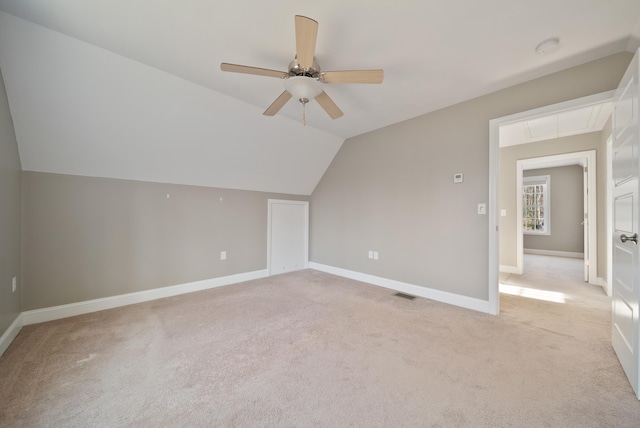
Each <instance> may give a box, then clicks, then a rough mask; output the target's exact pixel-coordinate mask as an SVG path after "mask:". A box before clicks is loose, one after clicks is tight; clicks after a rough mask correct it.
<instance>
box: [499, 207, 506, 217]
mask: <svg viewBox="0 0 640 428" xmlns="http://www.w3.org/2000/svg"><path fill="white" fill-rule="evenodd" d="M500 215H501V216H502V217H506V216H507V210H505V209H501V210H500Z"/></svg>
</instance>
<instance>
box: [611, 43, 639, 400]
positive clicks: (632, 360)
mask: <svg viewBox="0 0 640 428" xmlns="http://www.w3.org/2000/svg"><path fill="white" fill-rule="evenodd" d="M639 52H640V51H639ZM638 55H639V54H638V53H636V55H635V56H634V57H633V60H632V61H631V64H630V65H629V68H628V69H627V72H626V73H625V75H624V77H623V78H622V81H621V82H620V86H619V87H618V90H617V91H616V94H615V97H614V106H613V168H612V173H613V234H612V236H611V237H610V238H611V239H612V247H613V269H612V270H613V290H612V312H613V314H612V324H613V326H612V335H611V336H612V337H611V341H612V344H613V348H614V350H615V351H616V354H617V355H618V359H619V360H620V363H621V364H622V367H623V369H624V371H625V373H626V375H627V377H628V378H629V382H631V386H632V387H633V390H634V391H635V393H636V395H637V396H638V398H639V399H640V390H639V389H638V384H639V382H638V373H639V372H638V365H639V363H640V355H639V354H638V340H639V339H640V336H639V333H638V332H639V330H638V300H639V296H640V285H639V282H640V263H639V261H638V243H637V236H638V216H639V215H640V209H639V208H640V201H638V174H639V172H640V159H639V158H638V150H639V148H640V129H639V123H638V96H639V93H638V91H639V89H640V88H639V86H638V78H639V77H640V76H639V72H638Z"/></svg>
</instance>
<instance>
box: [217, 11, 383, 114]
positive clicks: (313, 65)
mask: <svg viewBox="0 0 640 428" xmlns="http://www.w3.org/2000/svg"><path fill="white" fill-rule="evenodd" d="M295 25H296V56H295V59H294V60H293V61H291V63H290V64H289V69H288V71H278V70H269V69H266V68H258V67H250V66H247V65H238V64H229V63H226V62H223V63H222V64H220V69H221V70H222V71H230V72H233V73H245V74H255V75H258V76H267V77H276V78H279V79H284V87H285V91H284V92H283V93H282V94H280V96H279V97H278V98H276V100H275V101H274V102H273V103H272V104H271V105H270V106H269V107H268V108H267V109H266V110H265V111H264V113H263V114H264V115H265V116H274V115H275V114H276V113H277V112H278V111H280V109H281V108H282V107H283V106H284V105H285V104H286V103H287V101H289V100H290V99H291V98H292V97H295V98H296V99H297V100H298V101H299V102H300V103H301V104H302V106H303V113H302V119H303V122H305V114H304V107H305V105H306V104H307V103H308V102H309V101H310V100H311V99H315V100H316V101H317V102H318V104H320V106H321V107H322V108H323V109H324V111H326V112H327V114H328V115H329V116H330V117H331V118H332V119H337V118H339V117H341V116H342V115H343V114H344V113H342V111H341V110H340V108H338V106H337V105H336V103H334V102H333V100H332V99H331V98H330V97H329V95H327V93H326V92H325V91H324V89H323V84H325V83H382V79H383V78H384V72H383V70H346V71H321V70H320V66H319V65H318V63H317V62H316V60H315V50H316V38H317V35H318V22H317V21H314V20H313V19H311V18H307V17H306V16H300V15H296V17H295Z"/></svg>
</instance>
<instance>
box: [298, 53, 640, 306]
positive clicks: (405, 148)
mask: <svg viewBox="0 0 640 428" xmlns="http://www.w3.org/2000/svg"><path fill="white" fill-rule="evenodd" d="M630 60H631V54H628V53H623V54H618V55H613V56H610V57H607V58H604V59H601V60H598V61H594V62H591V63H588V64H584V65H581V66H578V67H575V68H571V69H568V70H564V71H561V72H559V73H555V74H552V75H549V76H546V77H543V78H540V79H536V80H533V81H530V82H527V83H524V84H521V85H517V86H514V87H511V88H508V89H505V90H501V91H498V92H494V93H491V94H489V95H485V96H482V97H479V98H476V99H474V100H470V101H467V102H464V103H461V104H457V105H454V106H452V107H449V108H446V109H443V110H439V111H436V112H433V113H429V114H426V115H423V116H419V117H416V118H414V119H411V120H407V121H405V122H401V123H397V124H394V125H391V126H388V127H385V128H382V129H380V130H377V131H373V132H371V133H368V134H364V135H360V136H357V137H354V138H350V139H348V140H347V141H345V143H344V144H343V146H342V148H341V149H340V151H339V152H338V153H337V155H336V157H335V158H334V160H333V162H332V164H331V165H330V166H329V168H328V169H327V171H326V173H325V174H324V176H323V178H322V179H321V181H320V182H319V184H318V186H317V187H316V189H315V190H314V192H313V193H312V195H311V204H310V206H311V249H310V257H311V260H312V261H314V262H317V263H322V264H326V265H330V266H335V267H340V268H344V269H350V270H353V271H357V272H362V273H367V274H372V275H377V276H381V277H385V278H390V279H395V280H399V281H404V282H409V283H412V284H416V285H420V286H425V287H429V288H433V289H439V290H444V291H448V292H452V293H457V294H461V295H465V296H469V297H475V298H479V299H483V300H486V299H488V283H487V281H488V252H487V248H488V240H489V231H488V218H487V216H486V215H478V214H477V213H476V212H477V204H478V203H480V202H488V199H489V120H490V119H493V118H498V117H502V116H506V115H509V114H514V113H517V112H521V111H525V110H530V109H533V108H538V107H542V106H546V105H549V104H554V103H559V102H562V101H566V100H570V99H574V98H579V97H583V96H587V95H591V94H595V93H599V92H604V91H609V90H612V89H614V88H616V86H617V84H618V82H619V81H620V79H621V77H622V75H623V74H624V71H625V69H626V67H627V65H628V64H629V62H630ZM425 96H428V94H425ZM457 172H461V173H463V174H464V183H462V184H453V180H452V177H453V174H454V173H457ZM488 208H489V209H490V210H491V209H492V208H493V207H488ZM489 214H490V215H494V214H495V213H493V212H491V211H489ZM368 250H377V251H379V253H380V259H379V260H378V261H374V260H371V259H368V256H367V251H368Z"/></svg>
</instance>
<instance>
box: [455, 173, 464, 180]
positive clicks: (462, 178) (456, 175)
mask: <svg viewBox="0 0 640 428" xmlns="http://www.w3.org/2000/svg"><path fill="white" fill-rule="evenodd" d="M463 181H464V175H463V174H462V173H461V172H456V173H455V174H453V182H454V183H462V182H463Z"/></svg>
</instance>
